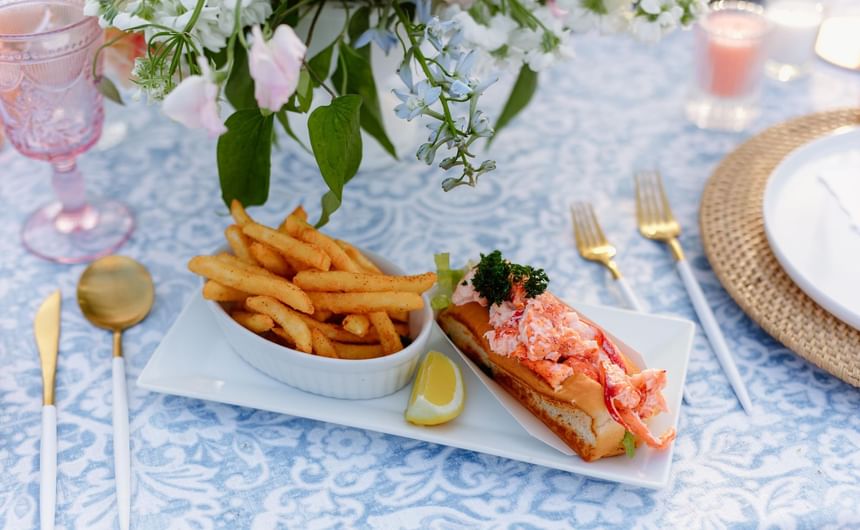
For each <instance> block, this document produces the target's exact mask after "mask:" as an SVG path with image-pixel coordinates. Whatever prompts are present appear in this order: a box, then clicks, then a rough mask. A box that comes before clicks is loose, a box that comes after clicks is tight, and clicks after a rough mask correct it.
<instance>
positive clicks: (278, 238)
mask: <svg viewBox="0 0 860 530" xmlns="http://www.w3.org/2000/svg"><path fill="white" fill-rule="evenodd" d="M242 232H244V233H245V235H247V236H248V237H250V238H252V239H255V240H257V241H259V242H261V243H266V244H267V245H269V246H270V247H273V248H274V249H275V250H277V251H278V252H280V253H281V254H284V255H285V256H287V257H289V258H291V259H294V260H296V261H298V262H300V263H303V264H305V265H307V266H309V267H313V268H315V269H319V270H323V271H327V270H329V269H330V268H331V258H330V257H329V256H328V255H327V254H326V253H325V252H323V251H322V250H320V249H319V248H318V247H316V246H315V245H311V244H308V243H307V242H304V241H299V240H298V239H295V238H293V237H292V236H290V235H287V234H285V233H283V232H279V231H277V230H273V229H271V228H269V227H268V226H263V225H261V224H257V223H250V224H247V225H245V226H244V227H243V228H242Z"/></svg>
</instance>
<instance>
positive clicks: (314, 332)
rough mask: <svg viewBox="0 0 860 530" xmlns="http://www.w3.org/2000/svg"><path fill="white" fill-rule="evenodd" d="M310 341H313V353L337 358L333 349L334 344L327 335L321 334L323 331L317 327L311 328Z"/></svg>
mask: <svg viewBox="0 0 860 530" xmlns="http://www.w3.org/2000/svg"><path fill="white" fill-rule="evenodd" d="M311 341H312V342H313V348H314V353H315V354H317V355H319V356H321V357H331V358H332V359H337V358H338V356H337V351H336V350H335V349H334V344H332V343H331V341H330V340H328V337H326V336H325V335H323V332H322V331H320V330H318V329H317V328H312V329H311Z"/></svg>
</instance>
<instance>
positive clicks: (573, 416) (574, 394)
mask: <svg viewBox="0 0 860 530" xmlns="http://www.w3.org/2000/svg"><path fill="white" fill-rule="evenodd" d="M489 318H490V316H489V311H488V310H487V308H486V307H483V306H481V305H480V304H477V303H475V302H472V303H469V304H464V305H460V306H455V305H451V306H450V307H448V308H447V309H445V310H444V311H442V312H440V313H439V316H438V321H439V325H440V326H441V327H442V329H443V330H444V331H445V333H446V334H447V335H448V336H449V337H450V338H451V340H452V341H453V342H454V344H456V345H457V347H458V348H460V350H461V351H463V353H465V354H466V355H468V356H469V358H470V359H471V360H472V361H473V362H474V363H475V364H477V365H478V366H480V367H481V369H482V370H483V371H484V372H485V373H486V374H487V375H488V376H490V377H491V378H492V379H493V380H494V381H495V382H496V383H498V384H499V385H501V386H502V387H503V388H504V389H505V390H507V391H508V392H509V393H510V394H511V395H512V396H514V397H515V398H516V399H517V400H518V401H519V402H520V403H522V404H523V405H524V406H525V407H526V408H527V409H529V410H530V411H531V412H532V414H534V415H535V416H537V417H538V418H540V420H541V421H542V422H543V423H544V424H545V425H546V426H547V427H549V428H550V429H551V430H552V431H553V432H554V433H555V434H556V435H558V436H559V437H560V438H561V439H562V440H564V442H565V443H566V444H567V445H568V446H570V448H571V449H573V450H574V451H576V453H577V454H578V455H579V456H580V457H582V459H583V460H586V461H589V462H590V461H593V460H597V459H599V458H603V457H605V456H614V455H619V454H622V453H624V446H623V445H622V444H621V440H622V439H623V438H624V431H625V429H624V427H623V426H621V425H620V424H618V423H617V422H616V421H615V420H613V419H612V417H611V416H610V415H609V411H607V410H606V405H605V404H604V400H603V387H602V386H601V385H600V383H598V382H597V381H594V380H593V379H591V378H589V377H587V376H585V375H583V374H579V373H577V374H574V375H572V376H571V377H569V378H567V379H566V380H565V381H564V383H562V385H561V386H560V387H559V388H558V389H553V388H552V387H551V386H550V385H549V384H548V383H546V382H545V381H544V380H543V379H541V378H540V377H539V376H537V375H536V374H535V373H534V372H532V371H531V370H529V369H528V368H526V367H525V366H523V365H521V364H520V362H519V361H518V360H517V359H516V358H513V357H505V356H502V355H498V354H496V353H493V351H492V350H491V349H490V344H489V342H488V341H487V339H486V338H484V335H485V334H486V333H487V332H488V331H492V329H493V327H492V326H491V325H490V323H489ZM621 355H622V356H623V354H621ZM624 361H625V363H626V364H627V366H628V369H629V372H630V373H635V372H638V371H639V368H638V367H636V365H635V364H633V362H632V361H630V359H628V358H627V357H624Z"/></svg>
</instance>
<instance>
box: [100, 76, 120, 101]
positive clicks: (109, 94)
mask: <svg viewBox="0 0 860 530" xmlns="http://www.w3.org/2000/svg"><path fill="white" fill-rule="evenodd" d="M98 88H99V92H101V94H102V96H104V97H106V98H108V99H109V100H111V101H113V102H114V103H118V104H120V105H125V103H123V101H122V96H121V95H120V93H119V89H117V88H116V85H115V84H113V81H111V80H110V79H108V78H107V77H105V76H101V77H99V86H98Z"/></svg>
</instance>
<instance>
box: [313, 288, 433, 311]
mask: <svg viewBox="0 0 860 530" xmlns="http://www.w3.org/2000/svg"><path fill="white" fill-rule="evenodd" d="M305 294H306V295H307V296H308V297H309V298H310V299H311V303H312V304H313V306H314V307H315V308H319V309H323V310H325V311H333V312H335V313H350V314H352V313H372V312H374V311H387V312H391V311H395V312H397V311H412V310H415V309H421V308H422V307H424V300H423V299H422V298H421V296H420V295H418V294H416V293H405V292H387V293H317V292H306V293H305Z"/></svg>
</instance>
